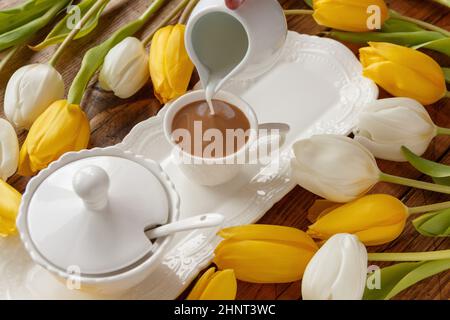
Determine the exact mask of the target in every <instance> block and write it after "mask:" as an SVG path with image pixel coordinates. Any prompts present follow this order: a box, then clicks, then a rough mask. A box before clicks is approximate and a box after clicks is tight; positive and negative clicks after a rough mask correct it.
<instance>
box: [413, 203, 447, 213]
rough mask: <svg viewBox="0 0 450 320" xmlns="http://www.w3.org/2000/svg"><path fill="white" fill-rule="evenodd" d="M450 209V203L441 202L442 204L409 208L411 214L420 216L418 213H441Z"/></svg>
mask: <svg viewBox="0 0 450 320" xmlns="http://www.w3.org/2000/svg"><path fill="white" fill-rule="evenodd" d="M449 208H450V201H447V202H441V203H435V204H430V205H426V206H420V207H411V208H408V213H409V214H418V213H427V212H432V211H440V210H445V209H449Z"/></svg>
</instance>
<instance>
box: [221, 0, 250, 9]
mask: <svg viewBox="0 0 450 320" xmlns="http://www.w3.org/2000/svg"><path fill="white" fill-rule="evenodd" d="M244 1H245V0H225V4H226V5H227V7H228V8H229V9H231V10H236V9H237V8H239V7H240V6H241V5H242V4H243V3H244Z"/></svg>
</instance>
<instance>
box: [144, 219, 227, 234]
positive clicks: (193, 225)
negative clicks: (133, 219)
mask: <svg viewBox="0 0 450 320" xmlns="http://www.w3.org/2000/svg"><path fill="white" fill-rule="evenodd" d="M224 219H225V218H224V216H223V215H221V214H218V213H207V214H202V215H199V216H195V217H192V218H187V219H183V220H179V221H176V222H173V223H169V224H166V225H163V226H160V227H157V228H154V229H149V230H147V231H145V234H146V235H147V237H148V238H149V239H156V238H161V237H165V236H167V235H169V234H172V233H177V232H181V231H187V230H194V229H203V228H210V227H216V226H219V225H221V224H222V223H223V221H224Z"/></svg>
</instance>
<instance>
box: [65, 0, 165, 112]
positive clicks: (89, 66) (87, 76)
mask: <svg viewBox="0 0 450 320" xmlns="http://www.w3.org/2000/svg"><path fill="white" fill-rule="evenodd" d="M164 2H165V0H155V1H153V2H152V4H151V5H150V6H149V8H148V9H147V10H146V11H145V12H144V14H143V15H142V16H141V17H140V18H139V19H137V20H134V21H132V22H129V23H127V24H126V25H124V26H123V27H121V28H120V29H118V30H117V31H116V32H114V33H113V34H112V35H111V36H110V37H109V38H108V39H107V40H106V41H104V42H103V43H101V44H99V45H98V46H96V47H93V48H91V49H89V51H88V52H86V54H85V56H84V57H83V62H82V63H81V68H80V70H79V71H78V73H77V75H76V76H75V79H74V80H73V82H72V85H71V87H70V89H69V95H68V101H69V103H72V104H80V103H81V100H82V98H83V94H84V91H85V90H86V87H87V85H88V84H89V81H90V80H91V78H92V77H93V76H94V74H95V73H96V72H97V70H98V69H99V68H100V67H101V65H102V64H103V61H104V59H105V57H106V55H107V54H108V52H109V50H111V49H112V48H113V47H114V46H115V45H117V44H118V43H120V42H121V41H122V40H123V39H125V38H126V37H130V36H132V35H133V34H134V33H136V32H137V31H138V30H139V29H140V28H142V26H143V25H144V24H145V22H146V21H147V20H148V19H149V18H150V17H151V16H152V15H153V13H155V12H156V11H157V10H158V9H159V8H160V7H161V6H162V5H163V3H164Z"/></svg>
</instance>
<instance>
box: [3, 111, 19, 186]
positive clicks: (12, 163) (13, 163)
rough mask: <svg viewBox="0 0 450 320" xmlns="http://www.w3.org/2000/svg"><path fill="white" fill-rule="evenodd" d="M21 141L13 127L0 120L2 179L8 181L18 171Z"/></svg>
mask: <svg viewBox="0 0 450 320" xmlns="http://www.w3.org/2000/svg"><path fill="white" fill-rule="evenodd" d="M18 163H19V141H18V139H17V135H16V131H14V128H13V126H12V125H11V124H10V123H9V122H8V121H6V120H5V119H2V118H0V179H2V180H3V181H6V180H7V179H8V178H9V177H11V176H12V175H13V174H14V173H15V172H16V170H17V164H18Z"/></svg>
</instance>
